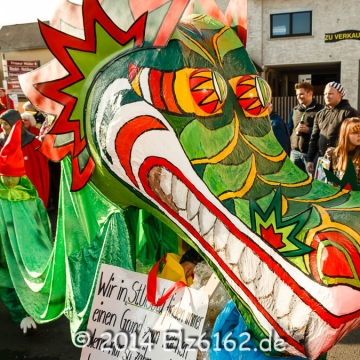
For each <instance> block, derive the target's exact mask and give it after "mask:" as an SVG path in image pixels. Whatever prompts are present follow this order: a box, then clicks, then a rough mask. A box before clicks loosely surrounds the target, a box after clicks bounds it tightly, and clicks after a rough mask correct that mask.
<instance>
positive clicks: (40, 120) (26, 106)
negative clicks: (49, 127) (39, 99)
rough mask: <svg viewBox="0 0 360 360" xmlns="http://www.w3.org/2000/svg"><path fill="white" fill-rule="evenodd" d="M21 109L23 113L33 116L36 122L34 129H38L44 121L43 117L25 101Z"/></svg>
mask: <svg viewBox="0 0 360 360" xmlns="http://www.w3.org/2000/svg"><path fill="white" fill-rule="evenodd" d="M23 109H24V111H25V112H27V113H30V114H31V115H33V116H34V118H35V120H36V127H38V128H39V129H40V128H41V125H42V123H43V122H44V120H45V115H44V114H43V113H42V112H41V111H39V110H38V109H37V108H36V107H35V106H34V105H33V104H32V103H31V102H30V101H27V102H26V103H25V104H24V105H23Z"/></svg>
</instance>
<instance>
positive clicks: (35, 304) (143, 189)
mask: <svg viewBox="0 0 360 360" xmlns="http://www.w3.org/2000/svg"><path fill="white" fill-rule="evenodd" d="M246 6H247V4H246V1H236V0H235V1H230V3H229V8H228V11H227V12H226V14H225V15H224V14H222V12H221V11H220V10H219V8H218V7H217V5H216V3H215V2H213V1H211V0H207V1H200V0H199V1H194V2H190V3H189V2H188V1H186V0H173V1H162V0H153V1H146V2H144V3H142V2H138V1H129V0H128V1H125V0H124V1H123V0H103V1H99V2H98V1H97V0H84V1H83V4H81V5H79V4H75V3H73V2H70V1H64V2H63V3H62V4H61V5H60V7H59V9H58V11H57V12H56V13H55V15H54V18H53V20H52V22H51V23H50V25H48V24H46V23H41V22H40V23H39V26H40V30H41V33H42V36H43V38H44V40H45V42H46V44H47V46H48V48H49V50H50V51H51V52H52V54H53V55H54V57H55V60H53V61H52V62H50V63H48V64H46V65H45V66H43V67H41V68H39V69H38V70H35V71H33V72H32V73H29V74H26V75H23V76H22V77H21V79H20V83H21V86H22V88H23V91H24V93H25V94H26V96H27V97H28V98H29V100H30V101H31V102H32V103H33V104H34V105H35V106H36V107H37V108H38V109H40V110H41V111H43V112H44V113H47V114H51V115H52V116H53V117H54V118H55V120H54V121H53V123H52V127H51V130H50V132H49V134H48V135H47V137H46V138H45V141H44V143H43V145H42V147H41V148H40V151H41V152H42V153H44V154H45V155H46V156H47V157H49V158H50V159H52V160H53V161H62V182H61V193H60V200H61V201H60V206H59V218H58V224H57V232H56V239H55V242H54V247H53V249H51V250H49V249H47V248H46V249H42V248H40V247H39V248H38V249H37V250H38V251H37V255H36V256H39V257H41V258H43V259H44V258H46V259H48V261H47V262H46V263H44V262H41V264H43V267H42V268H41V269H39V267H38V266H37V267H36V270H35V269H33V268H32V266H33V263H32V262H29V261H27V262H26V261H22V258H24V257H25V256H26V254H24V253H23V252H22V251H21V249H20V251H18V252H17V257H16V259H14V257H13V256H12V255H11V254H12V251H15V248H16V246H15V245H14V244H15V240H14V241H13V242H12V244H13V248H12V249H13V250H11V247H7V250H6V251H7V253H6V256H7V258H8V259H9V260H8V268H9V272H10V275H11V278H12V281H13V283H14V286H15V289H16V291H17V293H18V296H19V298H20V300H21V302H22V304H23V306H24V308H25V309H26V311H27V312H28V313H29V314H30V315H31V316H32V317H33V318H34V319H35V320H36V321H37V322H39V323H42V322H47V321H52V320H55V319H56V318H58V317H60V316H61V315H62V314H65V315H66V316H67V317H68V318H69V320H70V327H71V332H72V335H73V337H75V335H76V334H77V333H79V331H85V330H86V329H87V324H88V319H89V315H90V314H91V319H92V320H94V319H95V321H96V320H97V319H98V316H95V310H94V309H92V303H93V299H94V294H95V298H96V297H98V296H99V295H103V296H104V297H111V294H112V291H111V289H116V290H114V291H116V298H117V300H119V299H123V298H122V295H123V291H125V290H123V291H121V292H120V291H119V290H120V288H121V285H120V283H117V284H116V285H115V283H113V282H115V281H116V279H117V280H118V281H119V282H121V281H123V280H124V279H125V277H126V276H129V277H131V276H133V275H119V276H118V277H116V276H115V275H114V273H113V272H112V270H111V268H107V270H106V271H105V268H101V265H102V266H103V267H104V266H105V267H106V266H114V267H117V268H121V269H122V270H121V271H123V270H124V271H130V272H131V273H132V274H133V273H134V274H138V275H139V276H145V278H147V277H149V276H148V273H149V271H150V272H151V270H150V269H154V268H153V266H154V264H156V263H157V261H158V260H159V259H160V258H162V257H163V256H165V253H177V254H180V253H181V251H180V250H181V249H180V247H179V243H181V241H185V242H186V243H187V244H188V245H189V246H190V247H191V248H194V249H195V250H196V251H197V252H198V253H199V254H200V255H201V256H202V258H203V260H204V262H205V263H206V264H207V266H208V267H209V269H211V272H212V273H213V274H215V275H216V277H217V278H218V279H219V280H220V282H221V284H222V285H221V286H223V288H224V289H225V290H226V293H227V294H228V296H229V299H231V300H232V304H233V305H232V306H233V307H232V308H230V309H229V312H228V314H230V313H231V311H233V310H234V308H235V310H236V311H237V312H238V313H239V314H241V318H242V319H243V321H244V324H245V326H246V331H247V332H248V333H249V336H250V337H251V340H252V341H253V342H254V343H255V344H257V345H259V344H261V342H262V341H263V340H265V339H270V342H271V343H273V344H276V343H277V342H278V341H282V343H283V347H282V350H281V351H280V352H279V351H276V349H275V350H274V347H273V348H271V349H270V350H269V351H266V352H267V354H268V355H271V356H279V357H292V356H300V357H308V358H311V359H316V358H318V357H319V356H320V355H321V354H324V353H325V352H326V351H328V350H329V349H330V348H331V347H332V346H334V345H335V344H336V343H337V342H338V341H340V339H341V338H342V337H343V336H345V335H346V334H347V333H348V332H349V331H351V330H352V329H355V328H356V327H357V326H358V324H359V321H360V301H359V300H360V292H359V285H360V283H359V277H358V273H357V270H358V267H359V265H358V264H359V261H358V257H359V240H360V236H359V233H360V223H359V221H358V213H359V204H360V202H359V201H360V195H359V192H358V191H353V190H351V189H342V188H338V187H333V186H331V185H328V184H325V183H323V182H320V181H317V180H313V179H312V178H311V177H308V175H307V174H305V173H303V172H302V171H301V170H299V169H298V168H297V167H296V166H294V165H293V164H292V163H291V161H290V159H289V158H288V157H287V156H286V154H285V152H284V151H283V149H282V148H281V146H280V145H279V144H278V142H277V141H276V139H275V137H274V135H273V132H272V130H271V126H270V122H269V117H268V111H267V106H268V104H269V103H270V100H271V89H270V88H269V85H268V84H267V83H266V81H265V80H264V79H262V78H261V77H260V76H258V74H257V71H256V68H255V66H254V64H253V63H252V61H251V59H250V57H249V55H248V54H247V52H246V49H245V47H244V44H245V39H246V10H247V8H246ZM244 14H245V16H244ZM100 269H103V270H101V271H100ZM155 269H157V268H155ZM99 274H100V275H101V276H102V277H101V276H99ZM126 274H128V273H126ZM112 275H113V276H112ZM121 276H124V279H123V278H122V277H121ZM105 278H106V281H105ZM126 279H127V278H126ZM126 279H125V280H124V281H127V280H126ZM195 280H196V279H195ZM134 281H135V280H134ZM136 281H139V280H136ZM144 281H145V280H144ZM159 281H167V280H159ZM145 284H147V283H146V281H145ZM175 284H179V282H178V283H175ZM165 285H166V284H165ZM165 285H161V286H163V287H161V289H162V288H163V289H164V291H165V288H166V287H167V286H169V287H171V286H172V285H170V284H168V285H166V286H165ZM107 286H109V287H107ZM144 286H145V285H144ZM122 289H125V287H124V288H122ZM185 289H186V288H185ZM157 290H158V292H159V288H156V286H155V289H153V291H152V293H151V294H149V289H148V288H147V289H146V292H147V300H146V302H145V300H144V299H143V298H142V299H143V300H142V301H143V302H142V303H143V304H147V305H146V306H148V308H149V309H150V308H151V310H152V311H153V312H156V311H155V310H154V308H152V306H155V307H156V306H160V305H159V303H158V302H157V301H158V298H159V296H160V295H163V293H164V291H163V292H161V291H160V292H159V293H157ZM108 291H109V292H108ZM139 291H140V290H139ZM179 291H185V290H184V288H182V289H181V290H179ZM176 294H177V292H176V291H175V292H174V293H173V296H175V297H176V296H177V295H176ZM108 295H109V296H108ZM134 296H135V295H134ZM139 296H140V295H139ZM204 296H206V297H207V295H204ZM136 299H138V298H136ZM170 299H172V298H170ZM98 300H99V299H96V301H98ZM133 300H134V302H135V303H136V301H137V300H135V298H133ZM167 301H169V298H168V300H167ZM131 302H132V300H131V299H128V300H126V301H124V303H131ZM152 302H153V303H154V304H155V305H154V304H151V303H152ZM96 304H97V305H96V306H97V308H96V309H97V310H98V312H97V313H96V314H97V315H99V314H100V313H101V311H100V310H99V309H100V308H99V307H100V305H101V302H100V303H96ZM99 304H100V305H99ZM136 304H137V303H136ZM125 305H126V304H125ZM137 305H138V304H137ZM144 306H145V305H144ZM175 306H176V305H175ZM201 311H202V310H199V314H200V313H202V312H201ZM112 314H113V313H111V312H110V315H109V312H107V313H106V314H105V315H104V316H106V317H107V319H108V320H107V321H105V322H108V324H113V321H115V320H114V319H115V318H114V317H113V316H112ZM171 314H172V315H173V316H172V318H173V319H174V318H175V317H176V316H177V317H178V318H179V319H180V320H179V319H178V320H179V321H180V322H181V319H182V320H183V319H184V318H183V317H182V318H180V316H179V313H176V316H175V315H174V313H171ZM225 318H226V316H225ZM185 319H186V317H185ZM129 321H130V320H129ZM132 321H133V322H134V321H135V320H134V319H133V320H132ZM196 321H197V320H194V322H195V323H196ZM224 321H225V323H226V321H228V320H224ZM191 322H192V321H191ZM124 326H125V327H126V325H124ZM139 326H140V325H139ZM169 326H170V325H169ZM171 326H173V325H171ZM234 326H235V327H236V324H235V325H234ZM217 328H219V325H217ZM118 329H119V328H118ZM120 329H121V327H120ZM132 329H134V327H132ZM137 329H138V330H139V331H138V333H137V334H138V335H139V336H140V333H141V331H140V327H139V328H137V327H136V329H135V330H134V331H135V332H136V331H137ZM220 330H221V327H220V329H219V331H220ZM238 331H240V333H241V330H238ZM240 333H239V334H240ZM141 335H144V334H142V333H141ZM222 335H224V334H221V331H220V332H218V340H219V342H218V344H220V345H221V344H223V345H224V341H223V338H221V336H222ZM230 350H231V349H230ZM104 356H105V355H104ZM109 356H110V355H109ZM146 356H147V357H149V353H147V355H146ZM146 356H144V354H142V357H139V358H145V357H146ZM215 356H216V354H215V355H214V354H213V355H211V354H210V358H212V357H213V358H214V359H215ZM112 358H113V357H112ZM129 358H131V357H129ZM133 358H135V356H133ZM149 358H151V357H149ZM156 358H157V359H158V358H159V356H157V357H156ZM169 358H170V357H169Z"/></svg>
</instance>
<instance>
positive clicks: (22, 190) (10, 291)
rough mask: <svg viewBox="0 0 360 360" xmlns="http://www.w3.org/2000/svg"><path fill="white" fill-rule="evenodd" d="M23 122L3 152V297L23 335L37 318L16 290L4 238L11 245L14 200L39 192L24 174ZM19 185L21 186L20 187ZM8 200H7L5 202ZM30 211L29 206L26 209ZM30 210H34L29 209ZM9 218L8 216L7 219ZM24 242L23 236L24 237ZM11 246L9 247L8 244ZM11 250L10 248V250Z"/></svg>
mask: <svg viewBox="0 0 360 360" xmlns="http://www.w3.org/2000/svg"><path fill="white" fill-rule="evenodd" d="M21 133H22V122H21V121H18V122H17V123H15V125H14V126H13V127H12V129H11V131H10V133H9V136H8V137H7V139H6V141H5V144H4V146H3V147H2V149H1V151H0V204H1V205H0V209H1V215H2V220H3V221H0V224H1V225H3V224H5V226H1V225H0V278H1V279H2V281H1V283H0V299H1V301H2V302H3V304H4V305H5V306H6V307H7V309H8V310H9V313H10V316H11V318H12V320H13V321H14V322H15V323H18V324H19V325H20V328H21V329H22V330H23V334H24V335H29V334H31V333H32V332H34V331H35V330H36V323H35V321H34V319H33V318H32V317H31V316H29V315H28V313H27V312H26V310H25V309H24V307H23V305H22V304H21V302H20V300H19V297H18V296H17V293H16V291H15V288H14V285H13V282H12V279H11V276H10V273H9V266H8V265H9V264H8V262H7V257H6V251H5V247H4V246H3V244H2V243H3V240H4V238H6V239H8V241H9V240H10V241H9V243H10V244H11V235H10V234H9V230H8V228H10V231H11V226H9V225H10V223H11V222H12V221H13V220H11V217H13V216H14V215H13V211H8V207H9V206H11V205H10V203H11V202H12V201H15V202H16V203H17V205H19V204H18V203H19V201H20V200H21V201H23V202H24V203H26V204H28V203H27V202H28V201H29V200H30V201H35V202H36V201H37V200H36V191H35V189H34V187H33V185H32V184H31V182H30V181H29V180H28V179H27V178H26V176H24V175H25V174H26V170H25V162H24V157H23V154H22V151H21V146H20V145H21ZM18 185H20V186H18ZM3 201H5V202H3ZM25 211H26V212H27V209H25ZM30 212H31V211H30ZM6 217H8V218H6ZM22 241H23V239H22ZM7 248H8V247H7ZM8 251H9V250H8Z"/></svg>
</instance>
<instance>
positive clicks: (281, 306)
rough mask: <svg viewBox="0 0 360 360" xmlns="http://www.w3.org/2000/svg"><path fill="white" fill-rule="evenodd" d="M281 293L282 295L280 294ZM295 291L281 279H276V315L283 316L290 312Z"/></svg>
mask: <svg viewBox="0 0 360 360" xmlns="http://www.w3.org/2000/svg"><path fill="white" fill-rule="evenodd" d="M280 294H281V295H280ZM292 295H293V292H292V290H291V289H290V287H289V286H288V285H286V284H284V283H283V282H282V281H281V280H280V279H276V280H275V284H274V298H275V316H276V317H277V318H282V317H283V316H285V315H287V314H290V304H291V298H292Z"/></svg>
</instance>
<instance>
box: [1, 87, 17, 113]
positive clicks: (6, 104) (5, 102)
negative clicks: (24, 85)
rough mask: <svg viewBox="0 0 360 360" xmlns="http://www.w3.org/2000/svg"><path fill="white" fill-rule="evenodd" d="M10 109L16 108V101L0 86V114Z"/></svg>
mask: <svg viewBox="0 0 360 360" xmlns="http://www.w3.org/2000/svg"><path fill="white" fill-rule="evenodd" d="M8 109H15V107H14V102H13V101H12V100H11V99H10V98H9V97H8V96H7V95H6V90H5V89H4V88H0V115H1V114H2V113H3V112H5V111H6V110H8Z"/></svg>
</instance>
